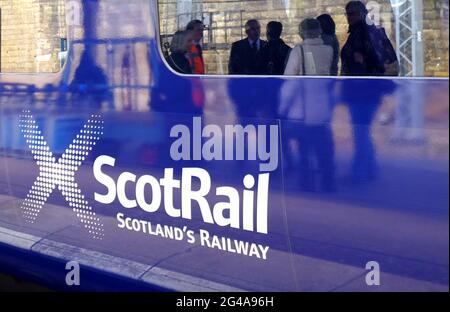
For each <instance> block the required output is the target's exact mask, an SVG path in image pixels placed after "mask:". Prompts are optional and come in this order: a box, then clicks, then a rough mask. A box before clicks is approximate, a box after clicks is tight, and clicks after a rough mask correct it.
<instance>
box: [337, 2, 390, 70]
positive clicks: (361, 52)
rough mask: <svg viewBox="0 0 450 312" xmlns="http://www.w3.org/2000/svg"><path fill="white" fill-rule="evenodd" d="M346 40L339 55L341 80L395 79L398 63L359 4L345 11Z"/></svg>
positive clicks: (382, 31) (379, 29)
mask: <svg viewBox="0 0 450 312" xmlns="http://www.w3.org/2000/svg"><path fill="white" fill-rule="evenodd" d="M345 11H346V16H347V21H348V24H349V30H348V33H349V35H348V38H347V41H346V43H345V45H344V47H343V48H342V51H341V60H342V75H343V76H398V61H397V54H396V52H395V49H394V47H393V46H392V43H391V42H390V40H389V38H388V37H387V35H386V31H385V29H384V28H382V27H378V26H376V25H374V23H373V22H372V21H371V20H370V19H369V18H368V13H369V12H368V10H367V8H366V6H365V5H364V3H362V2H361V1H350V2H349V3H348V4H347V5H346V8H345Z"/></svg>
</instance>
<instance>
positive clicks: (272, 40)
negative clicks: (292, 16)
mask: <svg viewBox="0 0 450 312" xmlns="http://www.w3.org/2000/svg"><path fill="white" fill-rule="evenodd" d="M282 32H283V24H281V23H280V22H274V21H272V22H269V23H268V24H267V40H268V44H267V49H268V57H269V60H268V69H267V74H269V75H283V74H284V69H285V67H286V61H287V57H288V55H289V52H290V51H291V47H289V46H288V45H287V44H286V43H284V41H283V39H281V33H282Z"/></svg>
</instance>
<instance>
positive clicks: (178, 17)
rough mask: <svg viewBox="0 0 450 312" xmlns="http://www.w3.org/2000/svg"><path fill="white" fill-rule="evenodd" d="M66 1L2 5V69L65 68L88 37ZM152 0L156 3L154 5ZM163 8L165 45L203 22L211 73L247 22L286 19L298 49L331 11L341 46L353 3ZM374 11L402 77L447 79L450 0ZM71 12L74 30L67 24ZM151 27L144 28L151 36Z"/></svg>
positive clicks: (392, 2)
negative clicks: (71, 49)
mask: <svg viewBox="0 0 450 312" xmlns="http://www.w3.org/2000/svg"><path fill="white" fill-rule="evenodd" d="M145 1H148V0H136V4H137V5H142V4H143V2H145ZM64 3H65V1H63V0H58V1H54V0H18V1H9V0H0V9H1V20H0V25H1V27H0V28H1V44H0V53H1V64H0V71H2V72H56V71H58V70H59V69H60V68H61V65H62V64H63V62H64V58H65V50H66V49H67V38H68V37H70V36H68V34H67V32H68V31H69V32H72V35H73V36H74V37H80V36H82V33H81V32H82V31H80V29H79V28H77V27H76V26H77V25H76V20H77V18H76V14H73V13H74V12H76V7H77V5H76V3H77V1H70V2H67V3H66V5H65V4H64ZM150 3H151V4H152V5H153V1H150ZM158 3H159V10H160V26H161V29H160V31H161V36H162V41H163V47H164V42H167V41H169V40H170V38H171V35H172V34H173V33H174V32H175V31H176V30H178V29H182V28H183V27H185V25H186V24H187V22H188V21H189V20H191V19H194V18H195V19H201V20H203V21H204V23H205V25H206V31H205V38H204V46H205V50H206V52H205V58H206V65H207V72H208V73H210V74H226V73H227V67H228V66H227V65H228V64H227V63H228V55H229V49H230V46H231V43H232V42H234V41H236V40H239V39H242V38H243V37H245V33H244V29H243V25H244V24H245V22H246V21H247V20H248V19H252V18H256V19H259V20H260V21H261V24H262V26H263V30H264V26H265V24H267V22H269V21H271V20H278V21H282V22H283V23H284V27H285V30H284V34H283V38H284V39H285V41H286V42H287V43H288V44H289V45H291V46H294V45H295V44H297V43H299V41H300V39H299V36H298V24H299V22H300V21H301V20H302V19H304V18H306V17H312V16H317V15H320V14H322V13H330V14H331V15H332V16H333V18H334V19H335V21H336V24H337V32H338V37H339V40H340V42H341V45H342V44H343V43H344V41H345V39H346V34H347V23H346V18H345V15H344V7H345V4H346V3H347V0H333V1H331V0H251V1H237V0H227V1H221V0H159V1H158ZM130 5H132V3H130ZM67 6H69V7H67ZM368 7H369V10H370V11H371V12H372V14H373V16H378V17H376V18H375V20H376V21H379V22H380V24H381V25H382V26H383V27H384V28H385V29H386V31H387V32H388V34H389V36H390V38H391V40H392V42H394V43H395V46H396V48H397V51H398V55H399V59H400V61H401V65H402V75H403V76H448V44H449V43H448V0H380V1H369V2H368ZM23 8H27V9H23ZM108 10H109V8H107V7H103V6H102V4H101V3H100V7H99V14H106V15H109V16H111V17H113V18H114V20H115V21H120V20H123V19H126V17H124V16H120V13H119V12H109V11H108ZM66 11H69V13H70V14H69V15H70V16H71V17H72V22H73V23H74V24H75V25H66V17H65V13H66ZM143 14H145V13H143ZM78 19H80V18H78ZM145 27H146V25H145V23H144V24H143V29H142V32H143V33H144V34H145ZM263 32H264V31H263ZM263 35H264V34H263ZM163 50H164V48H163Z"/></svg>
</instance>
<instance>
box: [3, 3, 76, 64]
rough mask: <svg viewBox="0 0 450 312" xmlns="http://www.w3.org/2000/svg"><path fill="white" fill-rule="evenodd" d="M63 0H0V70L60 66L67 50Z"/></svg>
mask: <svg viewBox="0 0 450 312" xmlns="http://www.w3.org/2000/svg"><path fill="white" fill-rule="evenodd" d="M69 2H70V1H69ZM65 3H66V1H65V0H57V1H55V0H40V1H31V0H28V1H15V0H13V1H11V0H0V38H1V40H0V56H1V57H0V72H2V73H43V72H58V71H59V70H60V69H61V68H62V66H63V64H64V61H65V58H66V51H67V42H66V38H67V31H66V14H65Z"/></svg>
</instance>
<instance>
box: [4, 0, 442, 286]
mask: <svg viewBox="0 0 450 312" xmlns="http://www.w3.org/2000/svg"><path fill="white" fill-rule="evenodd" d="M201 2H202V3H201V4H199V1H195V3H194V1H166V0H159V1H144V0H133V1H128V2H125V1H124V2H121V1H109V0H102V1H94V0H83V1H81V0H78V1H65V2H64V1H61V2H60V3H59V2H58V4H56V2H55V4H53V5H55V6H56V5H58V8H59V11H58V10H54V11H52V12H62V13H60V15H59V21H60V23H59V26H58V27H59V28H58V27H56V26H55V27H56V28H55V27H54V29H53V28H52V27H53V26H52V27H50V28H49V29H52V31H54V33H53V35H52V36H53V37H51V36H50V39H49V42H53V43H54V42H56V41H58V40H55V38H60V40H59V41H58V42H60V43H61V45H59V43H58V44H56V45H55V44H53V46H52V45H47V46H46V45H45V38H44V39H43V38H36V41H37V43H36V42H31V44H30V45H27V46H26V48H25V47H24V48H22V49H19V50H20V51H22V53H23V55H21V60H22V65H23V66H22V67H17V62H16V63H15V64H16V65H14V64H13V65H11V64H10V63H11V62H9V61H10V60H11V59H13V56H14V54H13V53H12V52H10V51H9V50H8V47H10V46H13V47H14V41H11V43H9V44H5V42H6V40H12V39H10V37H8V33H7V29H8V27H6V26H4V27H3V40H2V43H1V44H3V47H2V48H1V49H0V51H2V52H1V60H2V63H1V64H2V67H1V70H0V71H1V73H0V120H1V121H0V250H1V251H0V271H2V272H5V273H9V274H13V275H19V276H23V277H24V278H26V279H31V280H34V281H36V282H38V283H41V284H43V285H46V286H48V287H51V288H56V289H74V288H75V289H79V290H159V291H161V290H163V291H165V290H175V291H248V290H250V291H377V290H384V291H406V290H412V291H448V283H449V281H448V264H449V262H448V261H449V259H448V254H449V241H448V239H449V238H448V237H449V236H448V233H449V223H448V159H449V154H448V144H449V139H448V133H449V132H448V126H449V118H448V109H449V106H448V97H449V89H448V41H447V45H446V46H445V45H444V46H442V45H441V42H440V39H439V38H442V36H444V37H445V34H447V38H448V2H447V1H419V0H416V1H380V2H374V1H371V2H370V3H369V4H368V5H367V8H368V9H369V12H370V18H371V19H370V23H377V25H378V26H377V27H380V25H381V26H383V27H384V28H385V29H386V32H387V34H388V37H389V38H390V40H391V42H392V43H393V46H394V47H395V49H396V52H397V57H398V62H399V77H392V76H386V75H379V76H371V77H368V76H357V77H356V76H353V77H352V76H335V77H331V76H312V75H307V76H302V77H299V76H289V75H287V76H284V75H278V76H277V75H227V73H228V69H227V64H228V57H229V50H230V48H231V46H232V45H231V44H232V43H233V42H234V41H237V40H240V39H242V38H244V37H245V36H246V35H245V21H246V20H249V19H258V20H260V23H261V25H263V26H264V25H265V24H267V22H269V21H270V20H279V21H282V22H283V23H284V26H285V30H284V33H283V38H285V41H286V43H288V44H289V45H290V46H292V47H293V46H295V45H296V44H298V43H299V42H300V39H299V36H298V33H297V25H298V24H299V23H300V22H301V21H302V20H303V19H304V18H306V17H311V16H312V17H314V16H317V15H320V14H322V13H324V12H333V14H332V15H333V17H334V18H335V20H336V21H337V23H336V24H337V38H338V40H339V42H340V43H341V45H342V44H343V43H345V40H346V38H347V25H346V18H345V9H344V7H345V4H346V1H336V5H328V6H326V5H323V6H321V5H318V6H317V7H313V8H309V9H308V10H306V7H307V6H310V5H312V4H309V2H308V1H282V2H280V1H252V7H253V8H252V9H251V10H250V9H249V4H248V3H247V2H248V1H228V2H227V3H222V2H221V6H220V5H218V3H215V2H218V1H209V0H204V1H201ZM341 2H342V3H341ZM431 2H432V3H431ZM2 4H3V3H2V1H0V9H2V16H3V22H1V23H3V25H5V23H6V22H8V21H9V20H8V19H5V16H7V15H8V14H9V12H8V8H7V7H6V6H5V7H4V8H2V7H1V5H2ZM315 5H316V4H315V3H314V6H315ZM408 12H409V13H408ZM411 12H412V13H411ZM347 13H348V12H347ZM55 14H56V13H55ZM430 16H431V17H433V19H434V21H433V23H430V22H429V20H427V18H430ZM193 19H199V20H201V21H203V23H204V24H205V25H206V28H205V30H204V33H203V35H204V36H203V39H202V49H203V57H204V60H205V71H206V73H205V74H204V75H197V74H181V73H179V72H178V70H177V68H175V69H174V68H171V67H170V65H171V59H170V53H171V51H170V50H171V44H170V43H171V40H172V38H173V35H174V33H175V32H176V31H177V30H179V29H183V28H185V26H186V24H187V23H188V22H189V21H190V20H193ZM338 21H339V22H338ZM367 22H368V23H369V21H367ZM413 22H416V23H413ZM408 23H413V24H414V25H415V26H414V27H418V28H417V29H414V30H413V31H412V32H411V33H410V34H407V33H405V31H407V29H411V28H408ZM405 25H406V26H405ZM36 27H37V26H36ZM402 27H403V28H402ZM47 28H48V27H47ZM262 32H264V29H262ZM263 37H264V34H263ZM27 38H28V37H27ZM33 40H34V39H33ZM39 40H40V41H39ZM443 41H445V40H443ZM42 42H43V43H44V44H43V45H42ZM1 44H0V45H1ZM22 44H24V43H22ZM27 44H28V43H27ZM36 44H38V48H37V49H35V48H32V47H36ZM39 44H41V45H39ZM48 46H51V47H52V48H51V49H48ZM32 49H35V50H33V53H34V55H33V56H31V57H30V56H27V53H28V52H27V51H28V50H32ZM52 49H53V50H52ZM30 59H31V61H30V62H31V63H30V62H28V61H29V60H30ZM436 60H437V61H436ZM52 62H53V63H52ZM29 63H30V64H31V65H26V64H29ZM49 64H50V65H51V64H53V65H52V66H50V65H49ZM55 64H56V65H55ZM14 66H16V67H14ZM26 66H29V67H28V68H26ZM14 71H16V72H14ZM25 71H26V73H25ZM48 71H54V73H49V72H48ZM292 101H294V102H295V101H298V103H301V104H300V105H301V106H300V107H302V109H304V113H305V112H306V113H308V112H310V114H309V116H308V117H306V116H305V115H301V116H302V117H301V118H296V117H292V116H291V115H289V114H287V115H283V114H281V115H280V114H278V112H279V108H280V107H284V106H286V105H290V102H292ZM321 109H323V111H320V110H321ZM294 116H295V114H294ZM315 118H316V119H315ZM310 119H311V121H310ZM77 265H80V266H81V277H80V278H81V279H80V280H78V282H79V283H77V279H76V278H75V279H71V278H73V276H72V277H71V275H69V277H67V276H68V274H69V273H70V272H72V271H73V269H74V268H75V267H76V266H77ZM66 278H67V279H66ZM74 284H75V285H74ZM78 284H79V285H78Z"/></svg>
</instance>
